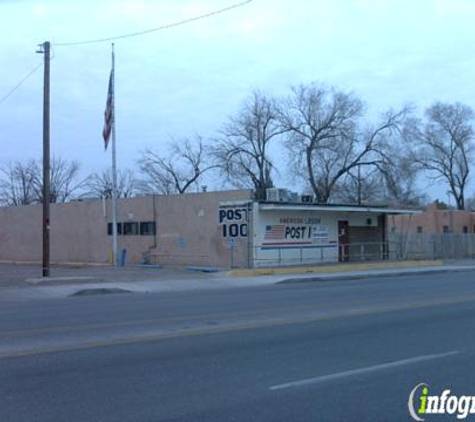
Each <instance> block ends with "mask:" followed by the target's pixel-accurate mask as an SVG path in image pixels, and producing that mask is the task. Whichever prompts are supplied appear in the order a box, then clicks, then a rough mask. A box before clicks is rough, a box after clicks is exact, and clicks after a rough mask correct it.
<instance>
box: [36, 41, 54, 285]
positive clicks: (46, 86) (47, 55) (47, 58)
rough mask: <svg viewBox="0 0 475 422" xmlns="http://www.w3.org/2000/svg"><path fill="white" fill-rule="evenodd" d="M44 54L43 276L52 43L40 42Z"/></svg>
mask: <svg viewBox="0 0 475 422" xmlns="http://www.w3.org/2000/svg"><path fill="white" fill-rule="evenodd" d="M40 47H42V50H40V51H38V53H42V54H44V58H45V69H44V70H45V72H44V84H43V277H49V275H50V61H51V54H50V50H51V44H50V42H49V41H45V42H44V43H43V44H40Z"/></svg>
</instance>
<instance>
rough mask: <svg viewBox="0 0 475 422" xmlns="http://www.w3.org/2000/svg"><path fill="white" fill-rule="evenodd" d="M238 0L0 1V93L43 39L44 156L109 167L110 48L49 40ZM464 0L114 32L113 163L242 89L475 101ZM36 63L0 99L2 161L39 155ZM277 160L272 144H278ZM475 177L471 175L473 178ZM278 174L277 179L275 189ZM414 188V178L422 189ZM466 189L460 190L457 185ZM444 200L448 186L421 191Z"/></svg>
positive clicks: (316, 0) (218, 120)
mask: <svg viewBox="0 0 475 422" xmlns="http://www.w3.org/2000/svg"><path fill="white" fill-rule="evenodd" d="M239 2H240V1H239V0H174V1H173V2H172V1H165V0H130V1H129V0H113V1H112V0H101V1H98V0H96V1H91V0H82V1H75V2H73V1H64V0H0V51H1V55H0V68H1V77H0V99H1V98H3V97H4V95H6V94H7V93H8V92H10V90H11V89H12V88H13V87H15V86H16V85H17V83H18V82H19V81H20V80H21V79H22V78H23V77H24V76H25V75H26V74H28V73H29V72H30V71H31V70H32V69H33V68H34V67H35V66H37V65H38V64H39V63H41V61H42V60H43V56H42V55H41V54H36V53H35V51H36V50H37V45H38V44H40V43H42V42H44V41H50V42H51V43H52V51H53V59H52V62H51V152H52V154H55V155H57V156H60V157H62V158H66V159H68V160H72V159H77V160H78V161H79V162H81V164H82V169H83V172H84V174H87V173H88V172H92V171H100V170H101V169H103V168H105V167H107V166H110V162H111V157H110V150H109V151H107V152H104V148H103V141H102V135H101V134H102V126H103V114H104V107H105V101H106V93H107V83H108V77H109V72H110V68H111V43H110V42H104V43H97V44H84V45H76V46H61V45H60V44H62V43H68V42H76V41H83V40H90V39H100V38H108V37H113V36H118V35H123V34H129V33H134V32H138V31H143V30H148V29H151V28H155V27H159V26H162V25H167V24H171V23H174V22H177V21H181V20H185V19H189V18H192V17H195V16H199V15H202V14H206V13H208V12H212V11H214V10H217V9H221V8H226V7H228V6H230V5H232V4H235V3H239ZM474 23H475V1H473V0H381V1H374V0H273V1H271V0H252V1H251V2H249V3H247V4H245V5H243V6H242V7H239V8H235V9H232V10H230V11H228V12H225V13H221V14H219V15H215V16H212V17H209V18H206V19H202V20H199V21H195V22H192V23H189V24H186V25H182V26H178V27H174V28H170V29H165V30H162V31H158V32H154V33H150V34H148V35H144V36H138V37H130V38H124V39H119V40H116V41H115V51H116V122H117V123H116V130H117V159H118V166H119V167H122V168H124V167H128V168H134V167H136V163H137V160H138V159H139V157H140V153H141V151H143V150H145V149H146V148H151V149H154V150H155V151H157V152H160V151H163V150H164V148H166V144H167V142H168V141H169V139H170V137H175V138H182V137H191V136H193V135H194V134H196V133H198V134H201V135H202V136H204V137H205V138H212V137H213V136H216V134H217V131H218V130H219V129H220V127H222V125H223V123H225V122H226V120H227V119H228V118H229V116H231V115H233V114H235V113H236V112H237V111H238V109H239V107H240V105H241V104H242V103H243V101H244V100H245V99H246V98H247V97H248V96H249V95H250V93H251V92H252V91H253V90H261V91H263V92H266V93H268V94H270V95H275V96H278V97H280V96H285V95H288V94H289V91H290V88H291V87H292V86H295V85H299V84H302V83H309V82H312V81H318V82H323V83H325V84H328V85H334V86H336V87H338V88H340V89H342V90H347V91H352V92H354V93H355V94H357V95H358V96H360V97H361V98H362V99H363V100H364V101H365V103H366V104H367V108H368V115H369V116H370V117H371V118H376V117H377V116H378V115H379V113H381V112H383V111H384V110H386V109H387V108H390V107H394V108H397V107H400V106H402V105H403V104H405V103H408V102H410V103H413V104H414V105H415V106H416V107H417V110H418V111H419V112H420V113H422V111H423V110H424V108H425V107H428V106H429V105H430V104H431V103H433V102H434V101H439V100H440V101H444V102H455V101H460V102H462V103H465V104H467V105H469V106H471V107H472V108H475V101H474V96H473V91H472V86H473V83H472V75H473V69H475V55H471V54H469V53H470V52H471V51H472V50H473V44H474V40H475V24H474ZM42 93H43V70H42V68H40V69H39V70H38V71H37V72H35V73H34V74H33V75H32V76H31V77H29V78H28V79H27V80H26V81H25V82H24V83H23V84H22V85H21V86H20V87H19V88H18V89H17V90H16V91H15V92H14V93H13V94H12V95H11V96H10V97H8V98H7V99H6V100H5V101H3V102H1V103H0V145H1V146H2V153H1V155H0V166H1V165H4V164H6V163H8V162H10V161H15V160H26V159H29V158H41V157H42V101H43V99H42ZM276 151H277V153H279V155H280V157H278V158H277V159H278V160H280V162H281V163H283V165H285V155H284V152H283V150H279V149H277V150H276ZM474 177H475V176H474ZM287 182H288V181H286V180H285V179H284V178H283V177H282V178H281V180H280V181H279V183H281V184H283V185H285V184H286V183H287ZM421 186H422V187H423V188H424V189H426V188H427V187H426V185H425V184H422V185H421ZM473 187H475V184H473V183H472V185H471V186H470V188H469V189H470V190H469V192H468V193H469V194H471V193H472V192H473V189H472V188H473ZM427 189H428V190H427V191H428V192H430V194H431V196H432V197H433V198H436V197H438V198H439V199H442V200H446V199H447V194H446V191H447V188H446V187H444V186H437V185H435V186H430V187H428V188H427Z"/></svg>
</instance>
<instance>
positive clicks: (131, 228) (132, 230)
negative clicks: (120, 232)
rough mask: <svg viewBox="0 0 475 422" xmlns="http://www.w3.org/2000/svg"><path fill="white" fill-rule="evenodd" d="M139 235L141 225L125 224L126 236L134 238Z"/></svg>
mask: <svg viewBox="0 0 475 422" xmlns="http://www.w3.org/2000/svg"><path fill="white" fill-rule="evenodd" d="M138 234H139V223H124V235H125V236H134V235H138Z"/></svg>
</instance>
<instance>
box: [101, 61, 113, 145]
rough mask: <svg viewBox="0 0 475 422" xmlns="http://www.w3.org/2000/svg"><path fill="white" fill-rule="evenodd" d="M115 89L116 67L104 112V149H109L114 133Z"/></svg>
mask: <svg viewBox="0 0 475 422" xmlns="http://www.w3.org/2000/svg"><path fill="white" fill-rule="evenodd" d="M113 90H114V69H112V70H111V74H110V76H109V89H108V90H107V102H106V111H105V112H104V129H103V130H102V137H103V138H104V149H105V150H107V146H108V145H109V140H110V137H111V133H112V119H113V114H114V110H113V108H114V105H113V98H112V97H113Z"/></svg>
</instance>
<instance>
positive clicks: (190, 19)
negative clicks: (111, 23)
mask: <svg viewBox="0 0 475 422" xmlns="http://www.w3.org/2000/svg"><path fill="white" fill-rule="evenodd" d="M252 1H253V0H246V1H243V2H241V3H235V4H233V5H231V6H228V7H225V8H223V9H218V10H215V11H213V12H209V13H206V14H204V15H199V16H195V17H193V18H189V19H184V20H182V21H178V22H173V23H170V24H168V25H162V26H159V27H157V28H152V29H147V30H145V31H139V32H132V33H130V34H124V35H117V36H114V37H108V38H99V39H94V40H85V41H74V42H61V43H54V45H55V46H57V47H66V46H72V45H84V44H95V43H102V42H110V41H115V40H120V39H123V38H131V37H138V36H141V35H146V34H150V33H152V32H157V31H162V30H164V29H170V28H175V27H177V26H181V25H186V24H188V23H191V22H195V21H198V20H201V19H206V18H209V17H211V16H215V15H219V14H221V13H224V12H227V11H229V10H232V9H236V8H238V7H242V6H244V5H245V4H248V3H251V2H252Z"/></svg>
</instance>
